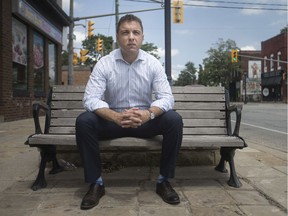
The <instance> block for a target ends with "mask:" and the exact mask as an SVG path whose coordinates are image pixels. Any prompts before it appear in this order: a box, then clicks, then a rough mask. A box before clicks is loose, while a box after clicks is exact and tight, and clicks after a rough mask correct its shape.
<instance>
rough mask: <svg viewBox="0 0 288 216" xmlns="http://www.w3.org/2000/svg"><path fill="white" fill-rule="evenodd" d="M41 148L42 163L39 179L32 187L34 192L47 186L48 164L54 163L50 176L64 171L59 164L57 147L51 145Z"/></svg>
mask: <svg viewBox="0 0 288 216" xmlns="http://www.w3.org/2000/svg"><path fill="white" fill-rule="evenodd" d="M39 148H40V155H41V162H40V167H39V171H38V175H37V178H36V180H35V182H34V183H33V185H32V187H31V189H32V190H33V191H36V190H38V189H41V188H45V187H46V186H47V182H46V179H45V168H46V163H47V162H50V161H52V163H53V164H52V169H51V171H50V172H49V174H56V173H59V172H61V171H63V169H62V168H61V167H60V166H59V163H58V161H57V158H56V146H52V145H49V146H41V147H39Z"/></svg>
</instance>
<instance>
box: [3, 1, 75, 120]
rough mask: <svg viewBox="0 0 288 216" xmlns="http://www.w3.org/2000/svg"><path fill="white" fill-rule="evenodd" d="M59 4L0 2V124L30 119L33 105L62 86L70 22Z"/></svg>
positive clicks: (55, 2)
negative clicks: (65, 37) (53, 87)
mask: <svg viewBox="0 0 288 216" xmlns="http://www.w3.org/2000/svg"><path fill="white" fill-rule="evenodd" d="M59 3H60V5H61V1H60V2H59V1H55V0H41V1H40V0H2V1H1V2H0V34H1V36H0V47H1V52H0V61H1V63H0V121H12V120H16V119H22V118H28V117H31V116H32V111H31V107H32V103H33V101H34V100H45V99H46V96H47V94H48V91H49V86H50V85H52V84H61V53H62V37H63V33H62V32H63V27H65V26H69V24H70V18H69V16H68V15H67V14H66V13H65V12H64V11H63V10H62V9H61V6H60V5H59Z"/></svg>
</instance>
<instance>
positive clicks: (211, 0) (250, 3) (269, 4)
mask: <svg viewBox="0 0 288 216" xmlns="http://www.w3.org/2000/svg"><path fill="white" fill-rule="evenodd" d="M189 1H200V2H213V3H220V4H223V3H225V4H226V3H227V4H242V5H245V4H246V5H265V6H283V7H287V4H280V3H276V4H275V3H258V2H253V3H252V2H232V1H214V0H189Z"/></svg>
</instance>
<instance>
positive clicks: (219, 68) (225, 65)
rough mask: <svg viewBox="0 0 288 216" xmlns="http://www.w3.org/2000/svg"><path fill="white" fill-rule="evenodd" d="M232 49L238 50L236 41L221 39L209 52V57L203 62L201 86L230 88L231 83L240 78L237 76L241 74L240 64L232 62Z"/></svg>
mask: <svg viewBox="0 0 288 216" xmlns="http://www.w3.org/2000/svg"><path fill="white" fill-rule="evenodd" d="M232 49H238V48H237V45H236V42H235V41H233V40H231V39H228V40H226V41H224V40H223V39H219V40H218V42H217V43H216V44H215V47H214V48H210V49H209V50H208V51H207V53H208V57H207V58H205V59H204V60H203V64H204V70H203V74H202V76H203V79H202V80H201V82H202V83H201V84H203V85H209V86H217V85H219V84H221V85H223V86H225V87H226V88H228V87H229V83H231V82H232V81H233V80H235V79H236V78H237V77H239V76H238V75H237V74H238V73H240V62H239V61H238V62H237V63H232V62H231V50H232ZM238 50H239V49H238Z"/></svg>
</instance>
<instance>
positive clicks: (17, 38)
mask: <svg viewBox="0 0 288 216" xmlns="http://www.w3.org/2000/svg"><path fill="white" fill-rule="evenodd" d="M12 59H13V60H12V61H13V69H12V73H13V92H14V95H15V94H16V95H17V96H19V94H23V93H24V94H25V93H27V90H28V75H27V74H28V73H27V27H26V25H24V24H23V23H22V22H20V21H18V20H17V19H15V18H13V19H12Z"/></svg>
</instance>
